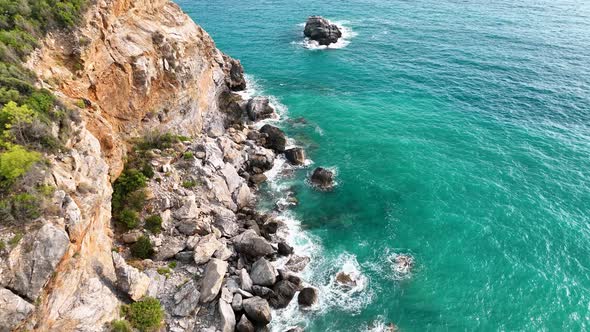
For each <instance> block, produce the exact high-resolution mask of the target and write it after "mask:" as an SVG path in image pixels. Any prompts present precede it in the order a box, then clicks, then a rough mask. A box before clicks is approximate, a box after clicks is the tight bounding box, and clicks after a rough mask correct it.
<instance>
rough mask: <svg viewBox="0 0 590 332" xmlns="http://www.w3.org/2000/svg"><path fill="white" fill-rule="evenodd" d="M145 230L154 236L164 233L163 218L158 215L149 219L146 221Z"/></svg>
mask: <svg viewBox="0 0 590 332" xmlns="http://www.w3.org/2000/svg"><path fill="white" fill-rule="evenodd" d="M145 229H147V230H148V231H150V232H152V233H153V234H159V233H160V232H161V231H162V217H160V216H159V215H157V214H156V215H153V216H149V217H147V218H146V219H145Z"/></svg>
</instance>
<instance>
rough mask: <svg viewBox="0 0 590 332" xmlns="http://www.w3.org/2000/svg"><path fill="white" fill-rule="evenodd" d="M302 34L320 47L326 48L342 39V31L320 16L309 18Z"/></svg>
mask: <svg viewBox="0 0 590 332" xmlns="http://www.w3.org/2000/svg"><path fill="white" fill-rule="evenodd" d="M303 34H304V35H305V36H306V37H307V38H309V39H311V40H315V41H317V42H318V43H319V44H320V45H326V46H327V45H330V44H333V43H336V42H337V41H338V39H339V38H340V37H342V31H340V29H339V28H338V26H337V25H336V24H332V23H330V21H328V20H326V19H325V18H323V17H321V16H310V17H309V18H308V19H307V22H306V23H305V29H304V30H303Z"/></svg>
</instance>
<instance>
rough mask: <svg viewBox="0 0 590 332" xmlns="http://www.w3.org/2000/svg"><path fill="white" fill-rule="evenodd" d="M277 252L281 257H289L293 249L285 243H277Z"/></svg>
mask: <svg viewBox="0 0 590 332" xmlns="http://www.w3.org/2000/svg"><path fill="white" fill-rule="evenodd" d="M278 252H279V255H281V256H289V255H291V254H292V253H293V247H291V246H290V245H288V244H287V242H279V243H278Z"/></svg>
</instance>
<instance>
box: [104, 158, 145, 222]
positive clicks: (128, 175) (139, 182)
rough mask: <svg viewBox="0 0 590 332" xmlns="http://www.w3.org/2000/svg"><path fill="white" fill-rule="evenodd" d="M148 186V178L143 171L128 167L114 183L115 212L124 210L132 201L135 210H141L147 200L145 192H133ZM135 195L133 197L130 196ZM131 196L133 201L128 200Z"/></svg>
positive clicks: (113, 201)
mask: <svg viewBox="0 0 590 332" xmlns="http://www.w3.org/2000/svg"><path fill="white" fill-rule="evenodd" d="M146 186H147V178H146V177H145V175H143V173H141V172H140V171H138V170H137V169H126V170H125V171H124V172H123V174H121V176H119V178H118V179H117V180H116V181H115V183H114V184H113V198H112V203H111V204H112V207H113V213H114V214H117V213H118V212H119V211H121V210H123V209H124V208H125V207H126V206H127V205H128V204H129V203H131V204H132V205H134V206H133V208H134V209H135V210H141V208H143V203H144V201H145V193H144V195H143V201H142V195H141V194H134V195H131V193H133V192H135V191H138V190H139V189H142V188H145V187H146ZM130 196H133V197H130ZM130 198H131V201H128V200H129V199H130Z"/></svg>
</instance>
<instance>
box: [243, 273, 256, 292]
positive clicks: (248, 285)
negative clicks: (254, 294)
mask: <svg viewBox="0 0 590 332" xmlns="http://www.w3.org/2000/svg"><path fill="white" fill-rule="evenodd" d="M240 285H241V287H242V289H243V290H245V291H246V292H251V291H252V285H253V283H252V279H251V278H250V275H249V274H248V271H246V269H241V270H240Z"/></svg>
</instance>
